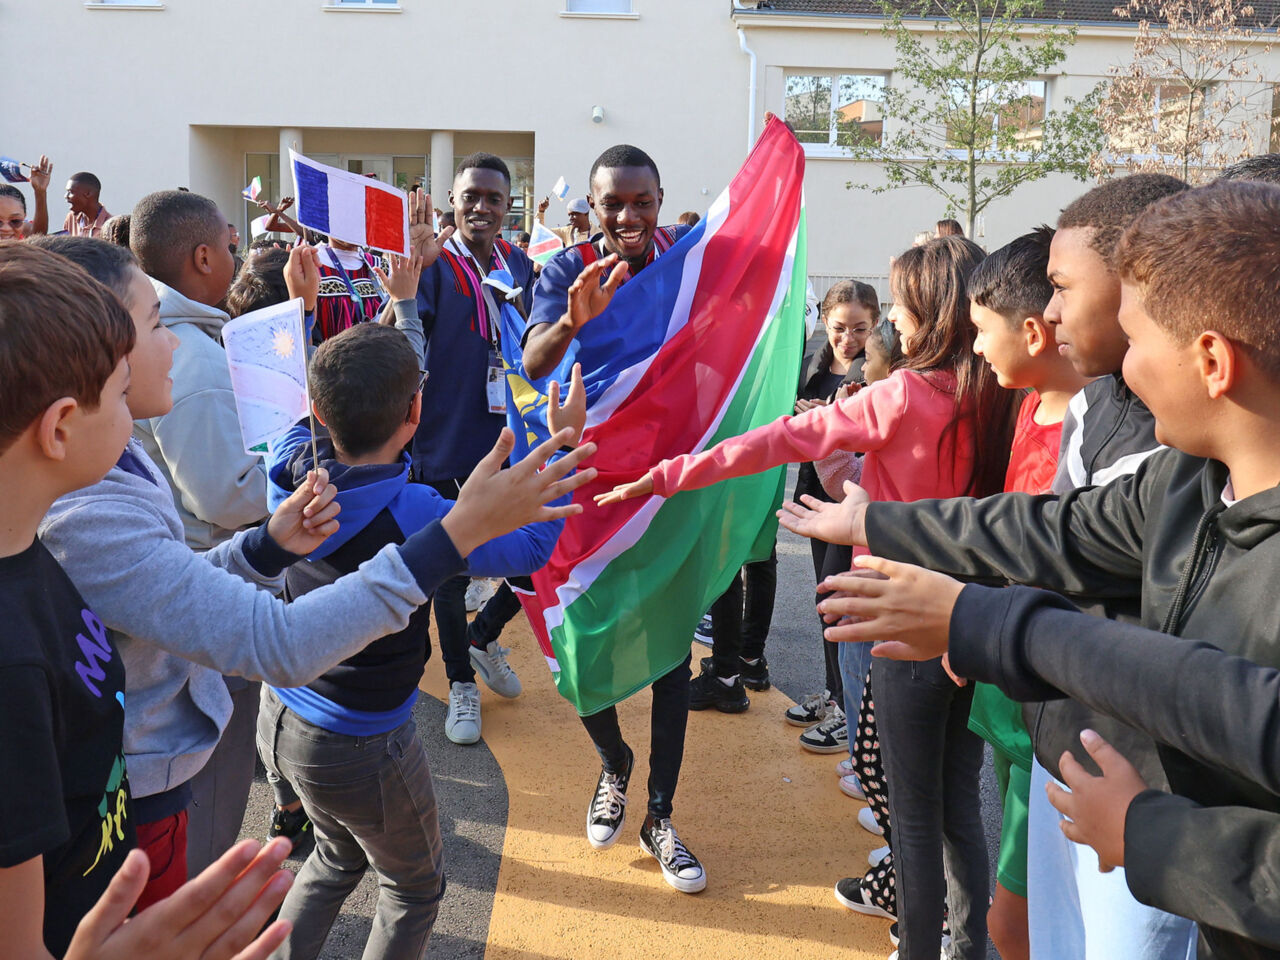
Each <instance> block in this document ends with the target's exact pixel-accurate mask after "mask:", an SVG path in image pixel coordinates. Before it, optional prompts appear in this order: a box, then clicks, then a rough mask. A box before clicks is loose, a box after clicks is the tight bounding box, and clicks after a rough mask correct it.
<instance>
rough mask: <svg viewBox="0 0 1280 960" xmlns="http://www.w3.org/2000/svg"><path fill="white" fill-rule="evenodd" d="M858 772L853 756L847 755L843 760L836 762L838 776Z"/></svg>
mask: <svg viewBox="0 0 1280 960" xmlns="http://www.w3.org/2000/svg"><path fill="white" fill-rule="evenodd" d="M857 772H858V771H857V770H855V769H854V768H853V758H852V757H845V758H844V759H843V760H841V761H840V762H839V763H837V764H836V776H837V777H847V776H849V774H851V773H857Z"/></svg>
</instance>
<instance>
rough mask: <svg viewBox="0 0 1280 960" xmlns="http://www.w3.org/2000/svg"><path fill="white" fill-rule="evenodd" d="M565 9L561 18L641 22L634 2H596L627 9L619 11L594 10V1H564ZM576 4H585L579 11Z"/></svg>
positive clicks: (601, 0)
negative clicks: (592, 6)
mask: <svg viewBox="0 0 1280 960" xmlns="http://www.w3.org/2000/svg"><path fill="white" fill-rule="evenodd" d="M562 2H563V3H564V9H563V10H561V11H560V16H561V17H563V18H565V19H571V20H576V19H583V20H639V19H640V14H638V13H636V11H635V3H634V0H594V2H596V3H600V4H601V5H606V4H607V5H609V6H618V7H625V8H626V9H618V10H592V9H591V8H590V7H591V4H592V2H593V0H562ZM574 4H583V6H582V7H579V8H578V9H575V8H574Z"/></svg>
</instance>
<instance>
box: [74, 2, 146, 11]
mask: <svg viewBox="0 0 1280 960" xmlns="http://www.w3.org/2000/svg"><path fill="white" fill-rule="evenodd" d="M84 5H85V6H86V7H88V8H89V9H90V10H93V9H94V8H101V7H116V8H120V9H124V10H163V9H164V3H163V0H85V4H84Z"/></svg>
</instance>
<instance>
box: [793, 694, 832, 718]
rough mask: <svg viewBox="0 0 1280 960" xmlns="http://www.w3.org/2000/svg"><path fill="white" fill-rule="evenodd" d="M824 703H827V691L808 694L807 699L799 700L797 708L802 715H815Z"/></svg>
mask: <svg viewBox="0 0 1280 960" xmlns="http://www.w3.org/2000/svg"><path fill="white" fill-rule="evenodd" d="M826 702H827V691H825V690H823V691H822V692H821V693H811V694H809V695H808V696H807V697H805V698H804V699H803V700H801V701H800V703H799V704H797V706H798V707H799V708H800V710H801V712H803V713H817V712H818V711H819V710H821V709H822V707H823V705H824V704H825V703H826Z"/></svg>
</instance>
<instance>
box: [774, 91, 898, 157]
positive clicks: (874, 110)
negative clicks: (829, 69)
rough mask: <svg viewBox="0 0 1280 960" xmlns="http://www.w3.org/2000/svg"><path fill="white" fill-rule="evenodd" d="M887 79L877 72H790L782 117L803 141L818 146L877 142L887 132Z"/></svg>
mask: <svg viewBox="0 0 1280 960" xmlns="http://www.w3.org/2000/svg"><path fill="white" fill-rule="evenodd" d="M884 83H885V78H884V77H883V76H881V75H878V74H867V73H840V74H791V75H789V76H788V77H787V81H786V90H785V94H784V100H783V108H782V112H783V117H784V119H786V121H787V122H788V123H790V124H791V125H792V127H794V128H795V131H796V138H797V139H798V140H799V141H800V142H801V143H805V144H813V145H815V147H819V148H821V147H854V146H865V145H874V144H878V143H880V139H881V137H882V135H883V133H884V115H883V110H882V108H883V105H884Z"/></svg>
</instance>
